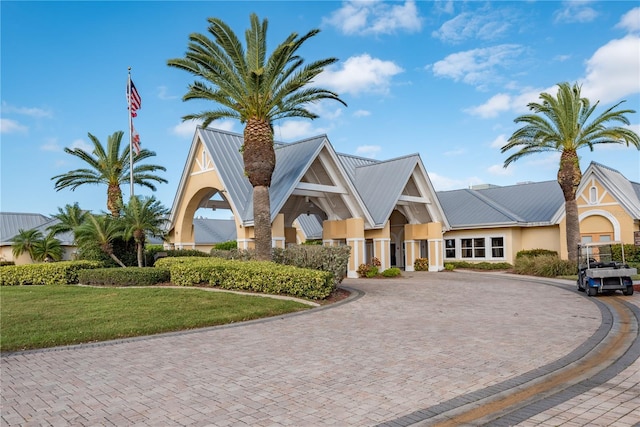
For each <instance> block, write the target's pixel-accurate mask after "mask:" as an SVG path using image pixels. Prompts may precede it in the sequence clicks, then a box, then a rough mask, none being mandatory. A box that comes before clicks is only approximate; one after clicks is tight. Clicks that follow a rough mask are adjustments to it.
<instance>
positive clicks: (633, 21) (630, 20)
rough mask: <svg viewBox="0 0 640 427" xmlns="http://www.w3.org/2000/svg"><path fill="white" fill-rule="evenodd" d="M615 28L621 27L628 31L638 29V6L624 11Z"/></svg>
mask: <svg viewBox="0 0 640 427" xmlns="http://www.w3.org/2000/svg"><path fill="white" fill-rule="evenodd" d="M616 28H622V29H623V30H626V31H628V32H630V33H633V32H637V31H640V7H635V8H633V9H631V10H630V11H629V12H627V13H625V14H624V15H623V16H622V18H621V19H620V22H618V24H617V25H616Z"/></svg>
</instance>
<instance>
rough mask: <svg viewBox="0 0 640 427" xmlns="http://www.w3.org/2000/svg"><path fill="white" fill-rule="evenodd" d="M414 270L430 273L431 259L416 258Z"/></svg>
mask: <svg viewBox="0 0 640 427" xmlns="http://www.w3.org/2000/svg"><path fill="white" fill-rule="evenodd" d="M413 269H414V270H415V271H429V259H428V258H416V260H415V261H414V262H413Z"/></svg>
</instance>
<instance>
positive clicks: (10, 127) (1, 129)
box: [0, 118, 29, 133]
mask: <svg viewBox="0 0 640 427" xmlns="http://www.w3.org/2000/svg"><path fill="white" fill-rule="evenodd" d="M28 130H29V129H28V128H27V127H26V126H24V125H21V124H20V123H18V122H17V121H15V120H11V119H4V118H0V133H27V132H28Z"/></svg>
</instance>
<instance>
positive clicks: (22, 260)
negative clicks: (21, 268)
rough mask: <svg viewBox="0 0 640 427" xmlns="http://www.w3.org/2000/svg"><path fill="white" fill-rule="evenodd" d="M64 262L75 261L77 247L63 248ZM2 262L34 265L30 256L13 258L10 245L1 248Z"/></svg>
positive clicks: (25, 254)
mask: <svg viewBox="0 0 640 427" xmlns="http://www.w3.org/2000/svg"><path fill="white" fill-rule="evenodd" d="M62 251H63V252H62V261H70V260H73V259H75V251H76V248H75V246H63V247H62ZM0 260H1V261H13V262H14V263H15V265H24V264H33V263H34V262H33V261H32V260H31V257H30V256H29V254H27V253H24V254H22V255H20V256H19V257H18V258H17V259H14V257H13V251H12V248H11V246H10V245H6V246H2V247H0Z"/></svg>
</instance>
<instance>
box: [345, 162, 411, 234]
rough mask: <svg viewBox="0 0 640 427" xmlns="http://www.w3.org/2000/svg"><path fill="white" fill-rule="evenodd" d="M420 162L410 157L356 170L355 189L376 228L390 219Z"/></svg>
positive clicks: (364, 166) (362, 166) (360, 167)
mask: <svg viewBox="0 0 640 427" xmlns="http://www.w3.org/2000/svg"><path fill="white" fill-rule="evenodd" d="M417 162H418V156H417V155H411V156H406V157H399V158H397V159H392V160H387V161H384V162H377V163H371V164H368V165H366V164H363V165H361V166H357V167H356V168H355V184H356V188H357V189H358V192H359V193H360V195H361V196H362V200H363V201H364V203H365V205H366V206H367V209H369V212H370V213H371V216H372V217H373V220H374V222H375V223H376V224H384V223H386V222H387V220H388V219H389V216H390V215H391V212H393V208H394V207H395V205H396V203H397V202H398V198H399V197H400V195H401V194H402V190H403V189H404V187H405V186H406V185H407V181H408V180H409V177H410V176H411V174H412V173H413V171H414V169H415V167H416V164H417Z"/></svg>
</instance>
